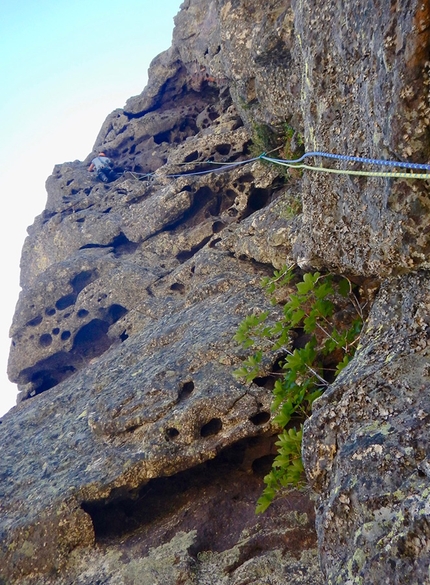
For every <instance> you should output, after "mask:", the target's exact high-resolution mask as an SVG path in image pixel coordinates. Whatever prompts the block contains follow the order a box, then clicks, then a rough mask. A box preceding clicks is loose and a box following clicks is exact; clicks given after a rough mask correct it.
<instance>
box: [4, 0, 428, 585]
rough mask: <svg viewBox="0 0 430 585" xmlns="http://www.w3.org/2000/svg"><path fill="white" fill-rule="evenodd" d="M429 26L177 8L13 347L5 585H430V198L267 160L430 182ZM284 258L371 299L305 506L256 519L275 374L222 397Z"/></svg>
mask: <svg viewBox="0 0 430 585" xmlns="http://www.w3.org/2000/svg"><path fill="white" fill-rule="evenodd" d="M429 30H430V5H429V4H428V3H422V2H416V1H413V0H411V1H408V2H407V3H406V4H404V3H403V5H402V6H400V5H399V4H396V3H392V2H391V1H390V2H388V0H387V1H386V0H381V1H380V2H376V3H375V2H370V1H364V2H362V3H360V5H359V6H358V5H356V4H353V3H351V4H350V5H349V4H348V5H346V6H342V7H341V8H339V6H338V3H336V2H334V1H331V0H329V1H328V2H325V3H324V5H323V6H320V7H319V8H318V10H315V8H314V6H313V5H311V4H310V3H309V2H306V1H305V0H301V1H285V0H278V1H276V0H269V1H268V3H266V4H265V5H264V7H262V6H261V5H260V4H259V3H257V2H254V1H248V0H237V1H232V0H228V1H225V0H203V1H200V0H199V1H197V0H186V1H185V2H184V3H183V5H182V6H181V10H180V12H179V14H178V16H177V17H176V19H175V30H174V35H173V44H172V47H171V48H170V49H169V50H168V51H166V52H164V53H162V54H161V55H159V56H158V57H156V58H155V59H154V61H153V62H152V64H151V68H150V71H149V82H148V85H147V87H146V88H145V90H144V91H143V92H142V94H141V95H139V96H135V97H132V98H130V99H129V100H128V102H127V103H126V105H125V107H124V108H123V109H118V110H115V111H114V112H112V113H111V114H110V115H109V116H108V117H107V119H106V121H105V123H104V124H103V126H102V128H101V130H100V133H99V135H98V137H97V138H96V142H95V145H94V152H93V153H90V154H89V155H88V157H87V159H86V160H85V161H74V162H69V163H64V164H62V165H57V166H56V167H55V168H54V171H53V174H52V175H51V176H50V177H49V178H48V180H47V183H46V186H47V193H48V198H47V203H46V208H45V210H44V211H43V212H42V214H41V215H40V216H38V217H37V218H36V219H35V222H34V224H33V226H31V228H29V235H28V237H27V239H26V242H25V244H24V249H23V253H22V263H21V285H22V293H21V295H20V298H19V301H18V305H17V309H16V313H15V316H14V320H13V324H12V327H11V337H12V348H11V353H10V359H9V377H10V379H11V380H12V381H13V382H15V383H17V384H18V388H19V391H20V402H19V404H18V405H17V406H16V407H15V408H14V409H12V411H10V412H9V413H8V414H7V415H5V416H4V417H3V418H2V419H1V424H0V435H1V441H2V457H1V460H0V478H1V483H0V493H1V502H0V509H1V514H0V534H1V547H0V583H11V584H15V583H20V584H23V585H34V584H36V583H37V584H46V585H50V584H51V583H52V584H53V583H58V584H64V585H66V584H67V585H68V584H70V583H76V584H80V585H91V584H94V583H112V584H118V585H119V584H132V583H154V584H160V585H161V584H162V585H170V584H171V585H179V584H188V585H191V584H199V585H206V584H213V585H215V584H216V585H224V584H225V585H245V583H246V584H255V585H257V584H258V585H262V584H266V583H267V584H269V583H270V584H271V585H277V584H279V585H281V584H282V585H284V584H285V583H288V584H289V585H317V584H318V583H321V584H322V583H330V584H335V583H339V584H342V585H344V584H345V585H346V584H348V585H352V584H353V583H357V584H358V583H360V584H369V585H370V584H372V585H375V584H378V583H381V584H382V583H393V584H395V583H396V584H397V583H399V584H400V583H405V582H406V581H407V582H408V583H410V584H411V585H412V584H422V583H426V582H429V573H428V567H429V557H430V555H429V543H430V528H429V526H430V525H429V511H428V507H429V495H428V494H429V493H430V492H429V489H428V488H429V478H430V471H429V469H430V468H429V463H428V460H427V458H428V424H429V423H428V421H429V417H430V404H429V391H430V385H429V381H430V370H429V361H428V351H429V349H428V347H429V323H430V321H429V320H430V317H429V314H430V312H429V306H430V280H429V278H428V268H429V263H428V249H429V244H430V242H429V234H430V229H429V221H428V217H429V216H428V209H429V182H428V181H423V180H411V179H408V178H396V179H393V178H384V177H374V176H369V177H363V176H355V175H347V174H344V175H334V174H332V173H324V172H319V173H317V172H311V171H304V172H303V173H297V172H292V173H290V174H288V173H286V172H285V169H284V168H282V167H280V166H277V165H272V164H267V163H263V161H262V160H260V159H259V158H258V156H259V154H261V153H262V152H263V150H269V149H279V148H281V149H283V152H284V153H285V152H286V149H287V150H288V153H289V155H290V157H292V158H296V157H298V156H299V155H300V154H302V152H303V148H304V149H305V150H306V151H308V152H309V151H325V152H332V153H339V154H350V155H354V156H365V157H370V158H378V159H381V158H382V159H384V158H385V159H391V160H397V161H411V162H417V163H426V162H428V161H429V153H430V142H429V137H430V136H429V134H430V132H429V115H430V104H429V76H428V73H429V47H430V32H429ZM101 150H102V151H103V152H105V153H106V154H108V156H109V157H110V158H112V159H113V160H114V161H115V165H116V168H117V170H118V172H119V176H118V178H117V179H116V180H115V181H113V182H112V183H108V184H105V183H102V182H98V181H96V180H95V179H94V177H92V176H91V175H90V174H89V173H88V165H89V162H90V161H91V159H92V158H93V156H94V154H95V153H97V152H98V151H101ZM245 161H250V162H247V163H246V164H245ZM242 163H244V164H242ZM339 164H342V163H339ZM327 166H330V165H328V164H327ZM332 166H333V165H332ZM353 168H356V167H353ZM286 263H287V264H291V265H293V264H295V265H297V266H298V267H299V269H300V270H310V269H320V270H326V271H331V272H333V273H335V274H345V275H347V276H348V277H349V278H350V279H352V280H353V281H354V282H355V283H357V285H358V286H360V287H361V288H362V290H363V291H373V293H372V294H370V293H369V294H368V299H369V301H368V302H369V303H370V302H371V307H370V306H369V307H368V308H369V309H370V315H369V318H368V320H367V322H366V324H365V327H364V330H363V333H362V337H361V342H360V348H359V349H358V351H357V353H356V355H355V357H354V359H353V360H352V362H351V363H350V364H349V366H348V367H347V368H346V369H345V370H344V371H343V372H342V374H341V375H340V376H339V377H338V378H337V379H336V381H335V382H334V383H333V384H332V385H331V386H330V387H329V389H328V390H327V391H326V392H325V393H324V395H323V396H322V397H321V398H320V399H319V400H318V401H317V402H316V403H315V407H314V412H313V415H312V417H311V418H310V419H309V420H308V421H307V422H306V426H305V434H304V439H303V458H304V462H305V467H306V473H307V477H308V480H309V484H310V487H311V488H312V489H311V490H307V491H305V492H296V491H292V492H290V493H288V494H287V495H283V496H282V497H280V498H279V499H277V500H276V501H275V502H274V503H273V504H272V506H271V507H270V508H269V510H268V512H267V513H265V514H264V515H262V516H255V513H254V510H255V504H256V500H257V498H258V496H259V494H260V492H261V489H262V486H263V481H262V478H263V476H264V475H265V474H266V473H267V471H268V470H269V469H270V465H271V462H272V460H273V455H274V453H275V452H276V449H275V446H274V442H275V440H276V434H277V430H278V429H277V428H276V426H275V425H274V424H273V420H272V418H273V417H272V413H271V408H270V404H271V389H272V386H273V377H271V376H269V375H268V376H265V377H259V378H256V379H255V380H254V381H253V382H252V383H251V384H245V383H244V382H243V381H241V380H237V379H236V378H235V377H234V375H233V372H234V370H235V369H236V368H237V367H238V366H239V365H240V364H241V361H242V359H243V357H244V355H245V352H244V350H243V349H242V348H241V347H239V346H238V345H237V343H236V342H235V341H234V340H233V336H234V334H235V332H236V330H237V327H238V325H239V323H240V322H241V321H242V319H243V318H244V317H245V316H246V315H248V314H250V313H252V312H261V311H264V310H266V309H269V308H271V303H270V299H268V297H267V296H266V294H265V293H264V291H263V290H262V288H261V286H260V281H261V277H262V276H266V275H270V274H271V273H272V271H273V268H274V267H275V268H280V267H282V266H283V265H284V264H286ZM273 310H274V311H277V310H282V308H281V307H280V308H278V309H277V308H275V309H273ZM275 361H276V356H274V358H273V363H272V364H269V365H272V366H273V364H274V363H275ZM314 510H316V513H315V512H314ZM318 557H319V558H318Z"/></svg>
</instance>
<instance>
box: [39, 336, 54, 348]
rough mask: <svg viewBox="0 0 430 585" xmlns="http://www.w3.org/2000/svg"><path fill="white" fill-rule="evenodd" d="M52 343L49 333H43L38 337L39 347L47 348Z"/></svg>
mask: <svg viewBox="0 0 430 585" xmlns="http://www.w3.org/2000/svg"><path fill="white" fill-rule="evenodd" d="M51 343H52V337H51V335H49V333H44V334H43V335H41V336H40V337H39V345H41V346H42V347H48V346H49V345H51Z"/></svg>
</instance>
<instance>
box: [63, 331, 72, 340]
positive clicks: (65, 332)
mask: <svg viewBox="0 0 430 585" xmlns="http://www.w3.org/2000/svg"><path fill="white" fill-rule="evenodd" d="M70 335H71V333H70V331H63V333H62V334H61V339H62V341H67V340H68V339H69V338H70Z"/></svg>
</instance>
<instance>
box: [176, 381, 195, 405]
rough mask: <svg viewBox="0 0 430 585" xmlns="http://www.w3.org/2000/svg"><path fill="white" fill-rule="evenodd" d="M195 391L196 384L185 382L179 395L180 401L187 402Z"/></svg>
mask: <svg viewBox="0 0 430 585" xmlns="http://www.w3.org/2000/svg"><path fill="white" fill-rule="evenodd" d="M193 390H194V382H193V381H192V380H190V381H189V382H184V383H183V384H182V386H181V387H180V388H179V393H178V400H185V399H186V398H188V397H189V396H190V395H191V393H192V392H193Z"/></svg>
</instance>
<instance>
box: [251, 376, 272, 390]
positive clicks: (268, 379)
mask: <svg viewBox="0 0 430 585" xmlns="http://www.w3.org/2000/svg"><path fill="white" fill-rule="evenodd" d="M252 381H253V382H254V384H256V386H259V387H260V388H267V389H268V390H273V388H274V386H275V380H274V378H273V376H257V378H254V379H253V380H252Z"/></svg>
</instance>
